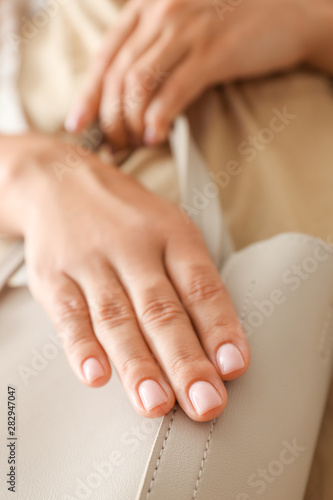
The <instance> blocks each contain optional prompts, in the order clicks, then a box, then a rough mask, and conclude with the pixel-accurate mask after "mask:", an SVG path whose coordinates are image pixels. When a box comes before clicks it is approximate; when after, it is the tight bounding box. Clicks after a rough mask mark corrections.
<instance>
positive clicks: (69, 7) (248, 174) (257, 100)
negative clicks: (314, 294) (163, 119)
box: [20, 0, 333, 500]
mask: <svg viewBox="0 0 333 500" xmlns="http://www.w3.org/2000/svg"><path fill="white" fill-rule="evenodd" d="M55 3H57V2H56V0H55ZM59 3H60V2H59ZM63 3H64V5H62V6H61V7H60V9H59V12H58V13H57V15H55V16H54V17H50V18H49V20H48V22H47V23H46V25H45V26H44V27H42V28H38V30H37V31H36V34H35V35H34V36H33V37H32V38H31V39H30V40H29V41H28V42H27V43H25V44H23V45H22V48H23V58H22V61H23V64H22V68H21V77H20V91H21V96H22V100H23V104H24V107H25V110H26V113H27V116H28V118H29V120H30V123H31V126H32V127H34V128H37V129H39V130H44V131H49V132H57V131H59V130H60V129H61V127H62V123H63V120H64V117H65V115H66V112H67V110H68V108H69V105H70V103H71V102H72V99H73V97H74V96H75V94H76V92H77V90H78V89H79V87H80V85H82V82H83V78H84V76H85V72H86V69H87V65H88V63H89V61H90V59H91V57H92V56H93V53H94V51H95V50H96V48H97V47H98V45H99V43H100V40H101V36H102V32H103V31H104V29H105V28H106V26H109V25H110V24H112V23H114V22H115V21H116V18H117V13H118V11H119V4H118V3H115V2H111V1H109V0H94V1H93V2H90V1H89V0H71V1H70V2H63ZM281 114H282V118H281ZM188 115H189V117H190V122H191V125H192V132H193V134H194V137H195V138H196V141H197V144H198V147H199V149H200V150H201V151H202V153H203V155H204V157H205V158H206V160H207V162H208V165H209V168H210V169H211V174H212V175H214V174H215V175H219V178H220V179H222V180H223V181H221V180H220V182H221V183H222V186H223V187H221V188H220V190H219V197H220V202H221V204H222V206H223V209H224V213H225V216H226V218H227V222H228V224H229V228H230V230H231V233H232V236H233V239H234V242H235V245H236V248H242V247H244V246H245V245H247V244H249V243H251V242H253V241H257V240H259V239H264V238H267V237H269V236H272V235H274V234H277V233H279V232H283V231H302V232H305V233H309V234H312V235H315V236H319V237H321V238H322V239H324V240H326V241H331V239H333V231H332V218H333V215H332V214H333V196H332V188H333V174H332V172H331V169H332V163H333V145H332V137H333V92H332V85H331V82H330V80H329V79H328V78H327V77H326V76H324V75H321V74H318V73H313V72H311V71H309V70H305V69H303V70H301V69H300V70H298V71H294V72H291V73H289V74H283V75H275V76H273V77H269V78H265V79H259V80H254V81H251V82H246V83H238V84H233V85H228V86H225V87H223V88H221V89H218V90H212V91H209V92H207V93H206V95H205V96H202V98H200V99H199V100H198V102H196V103H195V104H194V105H193V106H192V107H191V109H190V110H189V112H188ZM279 116H280V118H278V117H279ZM275 118H277V119H275ZM272 120H273V121H272ZM251 137H255V139H256V140H257V141H259V142H257V143H256V144H257V146H256V147H255V148H254V149H253V147H252V149H251V151H249V148H250V146H249V144H248V143H249V141H253V139H251ZM230 162H233V163H230ZM235 162H237V163H235ZM124 168H125V169H126V170H128V171H129V172H131V173H132V174H133V175H137V176H138V177H139V178H140V179H141V180H142V182H144V183H145V184H147V185H148V186H149V187H150V188H151V189H155V190H156V191H157V192H158V193H160V194H163V195H166V196H169V197H170V198H171V199H173V200H174V201H177V200H178V199H179V195H178V187H177V183H176V177H175V168H174V163H173V160H172V158H171V156H170V153H169V150H168V148H156V149H154V150H151V151H148V150H147V149H142V150H140V151H139V152H138V153H136V154H134V155H133V156H132V157H131V158H130V159H129V160H128V161H126V162H125V164H124ZM205 187H206V193H207V192H209V188H207V186H203V187H202V193H203V196H200V195H199V194H198V193H197V192H196V193H193V207H194V208H195V209H198V207H199V209H200V207H201V206H203V205H205V204H207V203H209V196H207V194H205ZM202 193H201V194H202ZM200 203H201V204H202V205H200ZM331 423H332V422H331ZM327 427H328V426H327V423H326V424H325V428H327ZM327 436H328V434H327ZM325 440H326V444H325V446H326V448H325V449H326V450H327V441H328V440H329V439H328V438H326V439H324V441H325ZM332 441H333V439H332V435H331V436H330V442H331V450H332V449H333V443H332ZM318 453H321V455H323V454H325V455H328V456H325V460H326V463H328V461H329V460H332V455H333V454H332V452H331V453H330V454H329V453H325V452H320V450H319V452H318ZM318 456H319V454H318ZM332 467H333V463H332V464H331V470H332ZM329 482H330V483H332V478H331V477H330V476H329V475H327V478H326V479H325V481H324V482H323V483H322V484H324V485H325V488H326V487H327V490H326V489H325V492H326V493H325V492H324V493H323V496H322V498H330V496H332V491H333V488H332V484H329ZM329 488H330V489H329ZM310 489H311V488H310ZM317 491H318V489H317ZM325 494H327V496H326V497H325ZM309 495H310V493H309ZM307 498H308V499H310V498H311V500H312V499H314V498H316V500H317V499H318V497H317V496H315V495H314V496H308V497H307Z"/></svg>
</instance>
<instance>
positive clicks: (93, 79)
mask: <svg viewBox="0 0 333 500" xmlns="http://www.w3.org/2000/svg"><path fill="white" fill-rule="evenodd" d="M138 22H139V13H138V10H137V9H134V8H130V4H128V6H125V7H124V8H123V10H122V15H121V16H120V19H119V22H118V23H117V24H116V25H115V26H113V27H112V28H111V29H110V30H108V32H107V33H106V35H105V37H104V39H103V41H102V43H101V49H100V50H99V51H98V52H97V54H96V56H94V58H93V62H92V64H91V67H90V70H89V72H88V78H87V81H86V82H85V85H84V87H83V89H82V91H81V93H80V95H79V97H78V99H77V100H76V102H75V103H74V105H73V106H72V108H71V109H70V111H69V113H68V115H67V118H66V121H65V128H66V130H67V131H68V132H80V131H81V130H83V128H85V127H87V126H88V125H91V123H93V122H94V121H95V119H96V118H97V116H98V110H99V105H100V100H101V94H102V89H103V79H104V75H105V74H106V72H107V69H108V67H109V66H110V65H111V63H112V61H113V59H114V58H115V57H116V55H117V53H118V51H119V49H120V48H121V47H122V45H123V44H124V43H125V41H126V40H127V38H129V37H130V35H131V33H132V32H133V31H134V30H135V28H136V26H137V24H138Z"/></svg>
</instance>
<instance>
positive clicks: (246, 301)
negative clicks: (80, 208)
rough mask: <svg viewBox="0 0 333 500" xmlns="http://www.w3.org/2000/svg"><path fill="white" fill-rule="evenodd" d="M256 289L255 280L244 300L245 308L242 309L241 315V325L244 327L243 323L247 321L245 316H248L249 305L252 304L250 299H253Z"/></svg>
mask: <svg viewBox="0 0 333 500" xmlns="http://www.w3.org/2000/svg"><path fill="white" fill-rule="evenodd" d="M255 287H256V282H255V280H252V281H251V284H250V286H249V289H248V291H247V294H246V296H245V299H244V303H243V307H242V309H241V313H240V315H239V322H240V324H241V325H243V321H244V319H245V314H246V311H247V309H248V307H249V303H250V298H251V297H252V295H253V292H254V290H255Z"/></svg>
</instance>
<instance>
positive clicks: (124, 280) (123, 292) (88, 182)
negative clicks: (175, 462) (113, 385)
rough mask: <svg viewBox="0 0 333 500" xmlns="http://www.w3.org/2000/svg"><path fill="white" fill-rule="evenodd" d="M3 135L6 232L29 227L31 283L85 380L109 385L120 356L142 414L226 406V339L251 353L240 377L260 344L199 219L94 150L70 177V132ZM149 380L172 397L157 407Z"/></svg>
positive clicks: (0, 174) (1, 190)
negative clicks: (202, 395) (252, 347)
mask: <svg viewBox="0 0 333 500" xmlns="http://www.w3.org/2000/svg"><path fill="white" fill-rule="evenodd" d="M0 142H1V151H2V163H1V166H0V197H1V211H0V231H1V232H7V233H8V234H10V235H16V236H21V237H23V238H24V240H25V257H26V263H27V269H28V280H29V286H30V289H31V291H32V294H33V295H34V297H35V298H36V300H37V301H38V302H40V303H41V304H42V305H43V307H44V308H45V310H46V311H47V312H48V314H49V316H50V318H51V319H52V321H53V322H54V324H55V326H56V328H57V331H58V333H59V336H60V338H61V340H62V342H63V345H64V348H65V352H66V355H67V357H68V361H69V363H70V365H71V367H72V369H73V371H74V373H75V374H76V375H77V377H78V378H79V380H81V381H82V383H84V384H86V385H89V386H91V387H100V386H102V385H104V384H105V383H106V382H107V381H108V380H109V378H110V376H111V366H110V362H109V358H110V360H111V362H112V364H113V366H114V368H115V369H116V371H117V373H118V375H119V377H120V379H121V382H122V384H123V386H124V388H125V391H126V392H127V394H128V397H129V399H130V400H131V402H132V404H133V406H134V408H135V409H136V410H137V412H138V413H140V414H141V415H143V416H146V417H160V416H162V415H164V414H165V413H167V412H168V411H170V409H172V407H173V405H174V403H175V398H177V400H178V402H179V404H180V405H181V407H182V408H183V409H184V411H185V412H186V413H187V414H188V415H189V417H190V418H192V419H194V420H197V421H206V420H210V419H212V418H215V417H216V416H218V415H219V414H220V413H221V412H222V411H223V409H224V407H225V405H226V403H227V393H226V389H225V386H224V384H223V382H222V376H221V372H220V371H219V367H218V364H217V361H216V352H217V350H218V348H219V347H220V346H221V345H222V344H223V343H232V344H234V345H235V346H237V348H238V349H239V351H240V352H241V354H242V356H243V359H244V368H242V369H241V370H238V371H236V372H233V373H230V374H229V375H228V376H225V377H223V378H224V379H225V380H232V379H234V378H236V377H239V376H241V375H242V374H243V373H244V372H245V371H246V369H247V368H248V365H249V362H250V351H249V345H248V342H247V339H246V337H245V334H244V333H243V331H242V329H241V327H240V324H239V322H238V319H237V315H236V312H235V309H234V307H233V305H232V302H231V300H230V298H229V296H228V293H227V291H226V289H225V287H224V286H223V284H222V282H221V279H220V276H219V274H218V272H217V270H216V268H215V266H214V264H213V263H212V261H211V259H210V257H209V254H208V251H207V249H206V247H205V244H204V242H203V239H202V236H201V233H200V232H199V230H198V229H197V228H196V227H195V226H194V225H193V224H192V223H191V222H190V220H188V219H187V218H186V217H185V216H184V214H183V213H182V212H181V211H180V209H179V208H178V207H177V206H175V205H174V204H172V203H170V202H168V201H165V200H163V199H160V198H159V197H157V196H155V195H154V194H153V193H151V192H149V191H147V190H146V189H144V188H143V187H142V186H141V185H140V184H139V183H138V182H137V181H136V180H135V179H133V178H132V177H130V176H128V175H125V174H124V173H122V172H121V171H120V170H119V169H117V168H116V167H113V166H110V165H109V164H105V163H103V162H102V161H101V160H100V159H99V158H98V157H97V156H95V155H93V154H91V155H90V156H89V157H88V158H86V159H85V160H84V161H83V160H82V162H81V163H80V166H79V167H78V168H77V170H76V171H75V172H71V173H68V174H66V175H65V177H63V178H61V181H60V180H59V178H58V176H56V175H55V172H54V170H53V168H52V165H53V164H54V162H55V161H56V162H58V163H62V164H66V155H67V150H66V145H65V144H63V143H62V142H60V141H58V140H56V139H53V138H52V137H46V136H41V135H38V134H33V133H30V134H27V135H25V136H20V137H11V138H2V139H1V140H0ZM18 146H19V147H18ZM27 165H28V167H29V168H27ZM50 242H52V244H51V245H50ZM91 357H94V358H95V359H97V360H98V361H99V362H100V364H101V365H102V366H103V368H104V376H102V377H100V378H99V379H97V380H96V381H95V382H92V383H90V384H89V383H88V382H87V380H86V379H85V377H84V373H83V370H82V365H83V362H84V361H85V360H86V359H88V358H91ZM163 373H164V374H165V375H166V377H167V379H168V381H169V382H168V381H167V380H166V378H165V377H164V375H163ZM145 379H153V380H155V381H157V382H159V383H160V385H161V386H162V387H163V389H164V391H165V392H166V394H167V396H168V401H167V402H166V403H163V404H162V405H160V406H158V407H156V408H155V409H153V410H151V411H150V412H147V411H146V410H145V408H144V406H143V405H142V402H141V399H140V397H139V395H138V387H139V384H140V382H141V381H143V380H145ZM199 380H201V381H207V382H210V383H211V384H213V386H214V387H215V388H216V390H217V391H218V393H219V394H220V396H221V398H222V404H221V405H220V406H219V407H217V408H215V409H213V410H210V411H208V412H207V413H205V414H204V415H201V416H200V415H198V414H197V413H196V411H195V409H194V407H193V405H192V403H191V400H190V399H189V395H188V391H189V388H190V386H191V385H192V383H193V382H195V381H199Z"/></svg>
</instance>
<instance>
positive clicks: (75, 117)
mask: <svg viewBox="0 0 333 500" xmlns="http://www.w3.org/2000/svg"><path fill="white" fill-rule="evenodd" d="M84 114H85V109H83V108H77V109H74V110H72V111H70V112H69V114H68V116H67V118H66V121H65V129H66V130H67V132H75V131H76V129H77V126H78V124H79V121H80V120H81V118H82V117H83V115H84Z"/></svg>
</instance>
